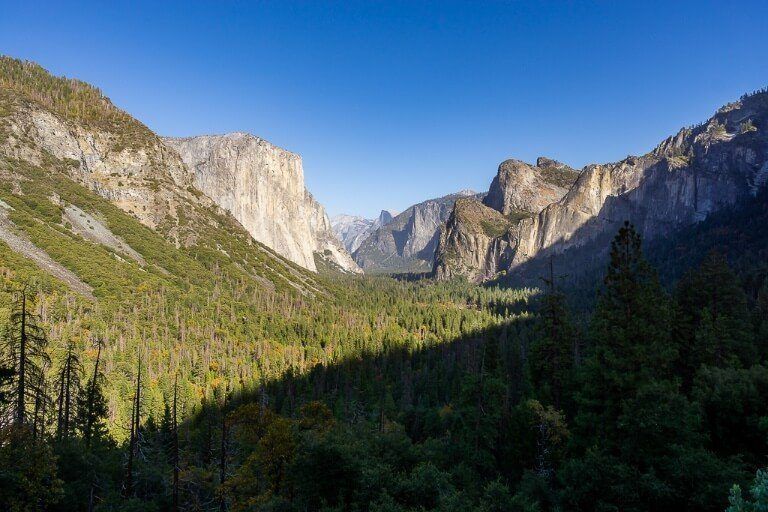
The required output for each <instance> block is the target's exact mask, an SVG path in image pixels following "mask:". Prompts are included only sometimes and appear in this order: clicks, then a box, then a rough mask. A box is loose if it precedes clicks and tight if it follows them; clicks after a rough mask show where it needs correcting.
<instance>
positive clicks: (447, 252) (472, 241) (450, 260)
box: [434, 198, 514, 281]
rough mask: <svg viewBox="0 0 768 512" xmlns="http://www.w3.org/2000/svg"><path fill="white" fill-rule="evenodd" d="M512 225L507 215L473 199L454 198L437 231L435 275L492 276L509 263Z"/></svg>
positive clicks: (439, 276)
mask: <svg viewBox="0 0 768 512" xmlns="http://www.w3.org/2000/svg"><path fill="white" fill-rule="evenodd" d="M512 225H513V223H512V222H511V221H510V220H509V219H508V218H507V217H505V216H504V215H502V214H501V213H500V212H498V211H496V210H494V209H493V208H489V207H487V206H485V205H484V204H483V203H481V202H480V201H478V200H477V199H475V198H461V199H459V200H457V201H456V204H455V205H454V207H453V211H452V212H451V216H450V217H449V218H448V221H447V222H446V224H445V227H444V228H443V229H442V230H441V232H440V242H439V244H438V248H437V251H436V252H435V269H434V272H435V277H437V278H438V279H449V278H452V277H457V276H464V277H466V278H467V279H469V280H471V281H484V280H486V279H489V278H492V277H493V276H494V275H496V272H497V269H499V268H502V267H504V266H505V265H508V264H509V262H510V259H511V256H512V251H511V249H512V248H513V247H514V239H513V238H512V233H511V231H510V228H511V227H512Z"/></svg>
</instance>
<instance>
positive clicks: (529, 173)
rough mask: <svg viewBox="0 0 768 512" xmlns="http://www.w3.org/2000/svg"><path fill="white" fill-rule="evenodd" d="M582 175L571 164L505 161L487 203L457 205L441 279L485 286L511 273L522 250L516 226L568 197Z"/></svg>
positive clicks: (438, 270) (439, 260) (439, 259)
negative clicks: (508, 270) (506, 271)
mask: <svg viewBox="0 0 768 512" xmlns="http://www.w3.org/2000/svg"><path fill="white" fill-rule="evenodd" d="M577 176H578V172H576V171H574V170H573V169H571V168H570V167H568V166H567V165H565V164H561V163H560V162H557V161H555V160H550V159H548V158H545V157H540V158H539V159H538V160H537V161H536V165H530V164H527V163H525V162H522V161H520V160H506V161H504V162H502V164H501V165H500V166H499V169H498V173H497V174H496V177H495V178H494V179H493V182H492V183H491V187H490V189H489V191H488V194H487V195H486V196H485V198H484V199H483V202H482V204H481V203H479V202H478V201H474V202H467V201H457V202H456V205H455V206H454V210H453V212H452V213H451V217H450V218H449V219H448V222H447V223H446V224H445V226H444V227H443V228H442V230H441V235H440V244H439V246H438V249H437V252H436V253H435V265H434V267H433V272H434V274H435V277H436V278H438V279H448V278H451V277H455V276H460V275H461V276H464V277H466V278H468V279H470V280H473V281H483V280H486V279H490V278H492V277H494V276H495V275H496V274H497V273H498V272H499V271H501V270H504V269H506V268H507V267H508V266H509V264H510V263H511V260H512V257H513V255H514V249H515V247H516V246H517V235H516V234H513V232H515V233H516V232H517V231H516V230H514V229H513V227H514V226H516V225H517V224H518V223H519V222H520V221H521V220H522V219H526V218H529V217H531V216H532V215H534V214H536V213H538V212H539V211H541V210H542V209H543V208H545V207H546V206H547V205H548V204H550V203H552V202H553V201H556V200H558V199H560V198H561V197H563V196H564V195H565V193H566V192H567V191H568V188H569V187H570V186H571V185H572V184H573V182H574V181H575V180H576V178H577Z"/></svg>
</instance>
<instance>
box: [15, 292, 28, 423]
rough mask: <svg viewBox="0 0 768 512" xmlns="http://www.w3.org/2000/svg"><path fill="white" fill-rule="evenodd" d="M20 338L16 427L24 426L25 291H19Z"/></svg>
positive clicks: (25, 360)
mask: <svg viewBox="0 0 768 512" xmlns="http://www.w3.org/2000/svg"><path fill="white" fill-rule="evenodd" d="M20 334H21V336H20V342H19V386H18V391H19V396H18V398H17V402H16V425H19V426H21V425H23V424H24V412H25V411H24V406H25V401H24V399H25V395H26V392H27V390H26V389H25V386H26V379H27V375H26V365H27V291H26V290H22V291H21V333H20Z"/></svg>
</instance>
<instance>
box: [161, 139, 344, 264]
mask: <svg viewBox="0 0 768 512" xmlns="http://www.w3.org/2000/svg"><path fill="white" fill-rule="evenodd" d="M164 140H165V143H166V144H167V145H168V146H169V147H171V148H173V149H174V150H175V151H177V152H178V154H179V155H181V158H182V160H183V161H184V163H185V164H186V165H187V166H188V167H189V169H190V171H191V172H192V173H193V176H192V180H193V183H194V186H195V187H196V188H198V189H199V190H201V191H202V192H203V193H204V194H206V195H207V196H208V197H210V198H211V199H212V200H213V201H214V202H215V203H216V204H217V205H219V206H220V207H221V208H223V209H224V210H226V211H228V212H230V213H231V214H232V215H233V216H234V217H235V218H236V219H237V220H238V221H240V223H241V224H242V225H243V226H244V227H245V228H246V229H247V230H248V232H249V233H250V234H251V235H252V236H253V237H254V239H256V240H258V241H259V242H261V243H263V244H264V245H266V246H268V247H270V248H272V249H274V250H275V251H276V252H277V253H279V254H281V255H283V256H285V257H286V258H288V259H289V260H291V261H293V262H295V263H297V264H299V265H301V266H302V267H304V268H308V269H310V270H316V265H315V255H316V254H319V255H321V256H322V257H325V258H330V261H331V262H332V263H335V264H336V265H338V266H339V267H341V268H343V269H345V270H347V271H351V272H359V269H358V267H357V265H356V264H355V263H354V261H353V260H352V258H351V257H350V256H349V254H348V253H347V251H346V250H345V249H344V247H343V246H342V245H341V243H340V242H339V241H338V240H337V239H336V237H335V236H334V235H333V232H332V229H331V223H330V220H329V219H328V216H327V215H326V213H325V209H324V208H323V207H322V205H320V203H318V202H317V201H316V200H315V199H314V198H313V197H312V195H311V194H309V193H308V192H307V190H306V188H305V186H304V169H303V167H302V162H301V157H300V156H298V155H296V154H294V153H291V152H289V151H286V150H284V149H281V148H278V147H277V146H274V145H272V144H270V143H269V142H267V141H265V140H264V139H261V138H259V137H255V136H253V135H250V134H247V133H230V134H227V135H214V136H207V135H204V136H199V137H189V138H181V139H175V138H165V139H164Z"/></svg>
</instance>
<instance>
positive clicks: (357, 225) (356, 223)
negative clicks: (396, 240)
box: [331, 210, 394, 253]
mask: <svg viewBox="0 0 768 512" xmlns="http://www.w3.org/2000/svg"><path fill="white" fill-rule="evenodd" d="M393 218H394V214H393V213H392V212H390V211H389V210H381V213H380V214H379V217H378V218H376V219H366V218H364V217H359V216H357V215H346V214H340V215H336V216H334V217H333V218H332V219H331V226H332V227H333V232H334V233H335V234H336V237H337V238H338V239H339V240H340V241H341V243H342V244H344V248H346V249H347V251H348V252H349V253H354V252H355V251H356V250H357V248H358V247H360V244H362V243H363V242H364V241H365V239H366V238H368V237H369V236H371V233H373V232H374V231H375V230H377V229H379V228H380V227H382V226H386V225H387V224H389V223H390V222H392V219H393Z"/></svg>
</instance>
